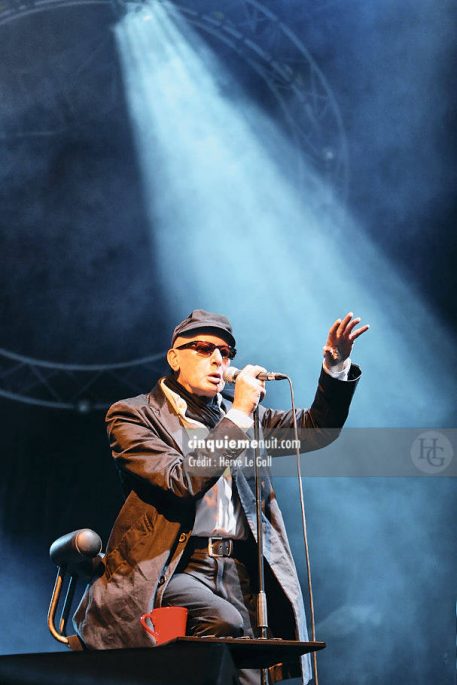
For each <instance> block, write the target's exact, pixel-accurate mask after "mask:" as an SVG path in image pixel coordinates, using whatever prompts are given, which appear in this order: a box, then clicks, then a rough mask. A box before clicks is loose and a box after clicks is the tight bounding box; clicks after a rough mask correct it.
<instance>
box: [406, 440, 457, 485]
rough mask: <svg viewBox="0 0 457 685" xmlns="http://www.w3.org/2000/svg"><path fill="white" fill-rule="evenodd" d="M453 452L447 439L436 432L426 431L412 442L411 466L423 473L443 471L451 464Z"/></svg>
mask: <svg viewBox="0 0 457 685" xmlns="http://www.w3.org/2000/svg"><path fill="white" fill-rule="evenodd" d="M453 456H454V450H453V448H452V445H451V443H450V441H449V440H448V438H447V437H446V436H445V435H443V434H442V433H438V432H437V431H426V432H425V433H421V434H420V435H418V437H417V438H416V439H415V440H414V442H413V444H412V447H411V459H412V460H413V464H414V465H415V466H416V467H417V468H418V469H419V471H423V473H429V474H435V473H439V472H440V471H444V469H445V468H447V467H448V466H449V464H450V463H451V460H452V457H453Z"/></svg>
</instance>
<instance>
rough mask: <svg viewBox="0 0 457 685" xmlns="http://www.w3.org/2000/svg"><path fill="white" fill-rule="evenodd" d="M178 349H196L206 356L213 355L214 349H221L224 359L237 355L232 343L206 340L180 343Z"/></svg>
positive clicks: (198, 352)
mask: <svg viewBox="0 0 457 685" xmlns="http://www.w3.org/2000/svg"><path fill="white" fill-rule="evenodd" d="M175 349H176V350H187V349H190V350H195V352H197V354H203V355H204V356H205V357H211V355H212V354H213V352H214V350H219V352H220V353H221V357H222V359H234V357H235V355H236V349H235V348H234V347H230V345H215V344H214V343H211V342H205V341H204V340H192V342H188V343H184V345H179V347H176V348H175Z"/></svg>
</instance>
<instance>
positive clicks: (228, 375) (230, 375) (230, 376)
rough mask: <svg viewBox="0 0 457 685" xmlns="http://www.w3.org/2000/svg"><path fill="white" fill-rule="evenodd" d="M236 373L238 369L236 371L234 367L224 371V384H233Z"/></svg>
mask: <svg viewBox="0 0 457 685" xmlns="http://www.w3.org/2000/svg"><path fill="white" fill-rule="evenodd" d="M238 373H239V369H237V368H236V366H228V367H227V368H226V369H225V370H224V381H225V382H226V383H234V382H235V380H236V376H237V374H238Z"/></svg>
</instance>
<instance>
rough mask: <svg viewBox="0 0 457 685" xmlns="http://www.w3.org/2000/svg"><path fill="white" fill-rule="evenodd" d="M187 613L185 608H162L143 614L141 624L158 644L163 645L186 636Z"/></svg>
mask: <svg viewBox="0 0 457 685" xmlns="http://www.w3.org/2000/svg"><path fill="white" fill-rule="evenodd" d="M187 613H188V612H187V609H186V608H185V607H160V608H159V609H153V610H152V611H150V612H149V613H147V614H143V616H142V617H141V618H140V623H141V625H142V626H143V628H144V629H145V631H146V632H147V633H149V635H152V637H153V638H154V640H155V641H156V644H158V645H161V644H163V643H164V642H169V641H170V640H174V639H175V638H176V637H184V636H185V634H186V623H187Z"/></svg>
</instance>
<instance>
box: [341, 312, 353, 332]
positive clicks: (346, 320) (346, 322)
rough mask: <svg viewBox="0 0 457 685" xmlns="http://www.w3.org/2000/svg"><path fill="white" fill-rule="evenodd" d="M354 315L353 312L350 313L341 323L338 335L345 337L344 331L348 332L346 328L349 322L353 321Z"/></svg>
mask: <svg viewBox="0 0 457 685" xmlns="http://www.w3.org/2000/svg"><path fill="white" fill-rule="evenodd" d="M353 316H354V314H353V313H352V312H348V313H347V314H346V316H345V317H344V319H343V320H342V321H341V323H340V325H339V326H338V331H337V333H338V335H343V333H344V331H345V330H346V326H347V325H348V323H349V321H350V320H351V319H352V317H353Z"/></svg>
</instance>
